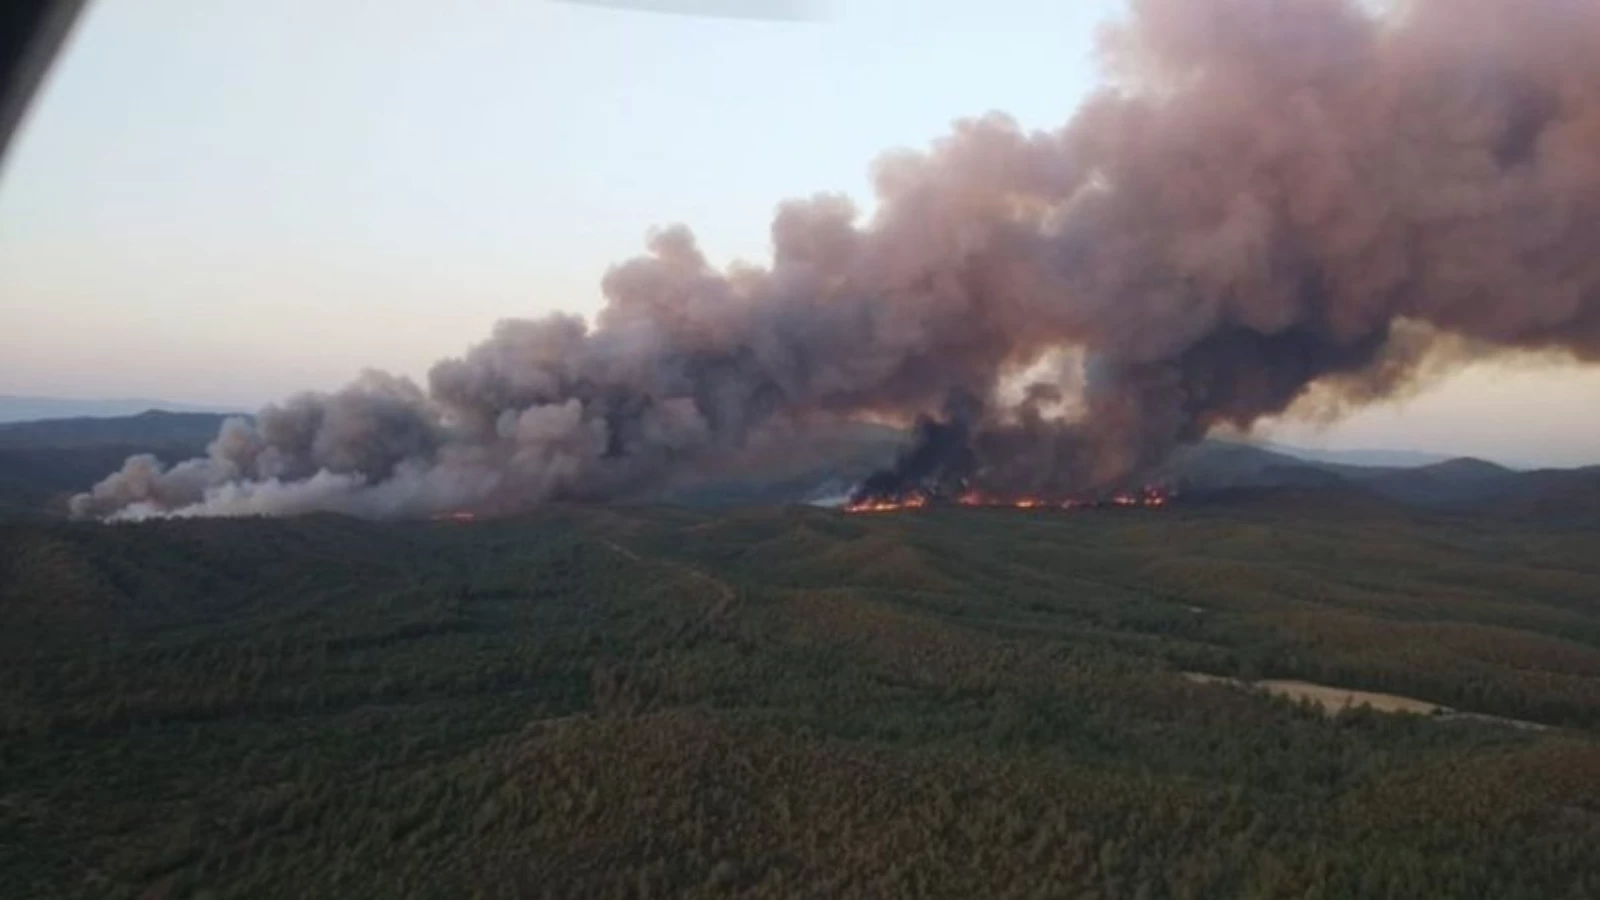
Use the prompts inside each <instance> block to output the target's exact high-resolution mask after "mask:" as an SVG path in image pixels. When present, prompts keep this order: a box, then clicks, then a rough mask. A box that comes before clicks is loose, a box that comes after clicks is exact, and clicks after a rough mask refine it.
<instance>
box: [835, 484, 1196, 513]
mask: <svg viewBox="0 0 1600 900" xmlns="http://www.w3.org/2000/svg"><path fill="white" fill-rule="evenodd" d="M1171 496H1172V495H1170V494H1168V493H1167V492H1166V491H1163V490H1162V489H1160V488H1156V487H1148V488H1145V489H1144V490H1143V491H1141V492H1139V493H1123V494H1116V495H1114V496H1111V497H1109V498H1105V499H1100V500H1095V499H1086V498H1081V497H1067V498H1065V499H1061V500H1047V499H1045V498H1043V497H1034V496H1027V495H1024V496H1021V497H1011V498H1001V497H994V496H990V495H988V494H985V493H983V492H982V491H977V490H969V491H967V492H966V493H964V494H961V495H960V496H958V497H956V498H955V503H956V505H958V506H971V507H985V508H993V509H1045V508H1052V507H1053V508H1056V509H1064V510H1073V509H1092V508H1094V507H1097V506H1098V507H1105V506H1112V507H1117V508H1121V509H1133V508H1140V509H1154V508H1157V507H1162V506H1166V505H1167V503H1168V502H1169V501H1170V500H1171ZM930 502H931V501H930V500H929V498H928V497H927V496H925V495H923V494H910V495H907V496H905V497H901V498H897V499H892V500H884V499H871V500H859V501H856V502H854V503H850V504H847V505H846V506H845V507H844V511H845V512H847V513H888V512H900V511H902V510H907V509H922V508H923V507H926V506H928V505H929V504H930Z"/></svg>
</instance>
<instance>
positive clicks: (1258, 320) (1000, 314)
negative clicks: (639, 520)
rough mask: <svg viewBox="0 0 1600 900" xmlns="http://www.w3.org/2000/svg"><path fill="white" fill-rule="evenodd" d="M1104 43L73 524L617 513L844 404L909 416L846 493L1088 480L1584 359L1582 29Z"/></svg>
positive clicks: (1312, 20) (1149, 34)
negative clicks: (1030, 118)
mask: <svg viewBox="0 0 1600 900" xmlns="http://www.w3.org/2000/svg"><path fill="white" fill-rule="evenodd" d="M1101 49H1102V53H1103V58H1104V71H1105V80H1104V83H1103V85H1102V87H1100V88H1099V89H1098V91H1097V92H1095V93H1094V94H1093V95H1092V96H1090V97H1089V98H1088V99H1087V100H1086V101H1085V102H1084V104H1083V105H1082V107H1081V108H1080V110H1079V111H1078V113H1077V114H1076V115H1075V116H1074V117H1073V118H1072V120H1071V121H1070V122H1068V123H1067V124H1066V125H1065V126H1063V127H1062V128H1060V129H1059V130H1055V131H1049V132H1043V133H1024V132H1023V131H1021V130H1020V129H1019V128H1018V127H1017V126H1016V124H1015V123H1013V122H1012V121H1011V120H1010V119H1008V118H1006V117H1005V116H1003V115H998V114H991V115H988V116H985V117H982V118H977V119H972V120H967V121H962V122H959V123H957V124H956V125H955V126H954V130H953V132H952V133H951V134H950V135H948V136H947V137H945V138H943V139H942V140H940V141H938V142H937V143H936V144H935V145H934V146H933V147H932V148H931V149H930V150H929V151H927V152H924V153H911V152H898V153H892V154H889V155H888V156H886V157H884V158H882V159H880V160H879V161H878V163H877V165H876V167H875V169H874V181H875V187H876V193H877V198H878V204H877V208H876V211H875V212H874V213H873V214H872V216H871V217H870V218H869V219H863V217H862V216H860V215H859V214H858V212H857V211H856V210H855V209H854V208H853V207H852V205H851V203H850V202H849V201H848V200H846V199H844V198H842V197H839V196H831V195H820V196H816V197H813V198H810V199H804V200H792V201H789V202H786V203H783V204H782V205H781V206H780V207H779V208H778V211H777V215H776V218H775V220H774V222H773V225H772V249H773V259H772V262H771V264H770V266H769V267H766V268H756V267H746V266H739V267H734V268H731V269H728V270H726V271H719V270H717V269H715V268H713V267H711V266H710V265H708V264H707V262H706V260H705V258H704V257H703V256H702V255H701V253H700V251H699V250H698V249H697V247H696V245H695V241H694V238H693V236H692V235H691V234H690V232H689V231H688V230H687V229H685V228H683V227H681V226H674V227H670V228H666V229H664V230H662V231H660V232H659V233H657V234H655V235H654V236H653V237H652V238H651V240H650V243H649V252H648V253H647V254H646V255H644V256H641V257H639V258H637V259H633V260H631V261H628V262H626V263H623V264H621V265H619V266H617V267H615V268H614V269H612V270H611V271H610V272H609V273H607V274H606V276H605V279H604V283H603V286H604V291H605V295H606V297H607V300H608V304H607V306H606V307H605V309H604V310H603V311H602V312H601V313H600V314H599V316H598V317H597V319H596V321H595V322H594V324H593V325H592V326H591V325H589V324H587V323H585V322H584V321H583V320H581V319H578V318H574V317H571V316H565V315H555V316H551V317H548V318H545V319H541V320H536V321H507V322H503V323H501V324H500V325H499V326H498V327H497V328H496V329H495V331H494V333H493V334H492V335H490V337H489V338H488V339H487V340H486V341H484V342H483V343H481V344H479V345H477V346H475V347H473V348H471V349H470V350H468V351H467V353H466V354H465V355H463V356H461V357H460V358H457V359H449V360H445V361H443V362H441V363H439V364H438V365H436V366H435V367H434V368H433V370H432V372H431V373H430V376H429V378H428V384H427V388H426V390H423V389H422V388H419V387H418V386H416V385H413V384H412V383H410V382H408V381H406V380H404V379H400V378H395V377H391V376H386V375H381V374H375V373H374V374H368V375H366V376H364V377H363V378H361V379H360V380H358V381H357V382H356V383H355V384H353V385H351V386H349V387H347V388H345V389H344V390H341V391H338V392H336V393H332V394H305V395H302V396H299V397H295V398H292V399H290V400H288V401H287V402H285V403H283V404H281V405H277V406H271V407H268V408H267V409H265V410H263V411H262V413H261V414H260V415H259V416H258V417H257V418H256V419H255V420H254V421H253V422H250V423H246V422H243V421H239V422H231V423H229V424H228V425H227V426H226V427H224V428H223V430H222V433H221V434H220V435H219V436H218V438H217V441H216V442H215V443H214V444H213V445H212V446H211V448H210V452H209V454H208V455H207V456H206V457H204V458H201V459H196V460H190V461H187V462H182V463H178V464H177V465H175V466H172V467H171V468H164V467H163V466H162V465H161V464H159V463H158V462H156V461H155V460H152V459H149V458H144V457H140V458H135V459H131V460H129V461H128V463H127V465H126V466H125V467H124V468H123V469H122V470H121V471H119V472H117V473H115V474H113V475H111V476H110V477H108V478H107V479H106V480H104V481H102V482H101V483H100V484H99V485H96V486H95V488H94V489H93V490H92V491H91V492H89V493H87V494H84V495H81V496H79V497H78V498H76V499H75V501H74V509H75V510H76V511H77V512H78V513H79V514H81V515H86V516H102V517H104V516H141V515H150V514H170V515H209V514H237V513H293V512H302V511H308V510H333V511H340V512H347V513H353V514H358V515H366V516H401V515H421V514H428V513H432V512H438V511H445V510H451V509H458V508H467V509H497V508H514V507H520V506H525V505H529V504H534V503H538V502H540V501H542V500H546V499H550V498H608V497H619V496H628V495H633V494H638V493H639V492H643V491H648V490H650V489H651V488H652V487H656V486H659V485H660V484H662V483H663V481H664V480H666V479H671V478H675V477H680V476H681V475H682V473H684V472H690V471H696V470H703V469H705V468H706V467H715V466H717V465H719V464H720V462H719V461H722V460H729V459H736V458H739V459H744V460H746V462H748V459H749V458H750V456H751V454H759V453H760V452H762V448H763V447H770V446H772V445H774V444H782V443H784V437H783V436H784V435H804V434H807V433H810V432H811V431H812V430H814V429H817V428H822V427H826V426H827V425H828V423H833V422H839V421H842V420H848V419H852V418H858V417H863V416H871V417H877V418H890V419H898V420H900V421H904V422H910V421H913V420H915V419H917V418H918V417H923V419H924V424H923V425H922V427H921V429H920V436H921V441H922V443H921V444H920V445H919V446H917V447H914V448H912V450H911V451H909V452H908V453H907V454H906V456H905V457H904V460H903V465H902V466H901V467H900V468H899V469H897V470H896V471H895V472H891V473H885V474H884V475H883V476H881V477H879V478H878V479H875V480H874V482H872V483H871V484H869V485H867V486H866V489H867V490H869V491H871V492H887V493H893V492H896V491H902V490H906V489H908V488H909V487H910V486H913V484H921V483H924V482H939V481H941V480H948V479H950V478H952V477H957V478H959V479H960V480H962V481H963V482H971V483H973V484H974V486H979V487H982V488H984V489H986V490H993V491H1001V492H1003V491H1009V490H1017V491H1020V490H1027V491H1029V492H1032V493H1041V492H1049V491H1057V492H1079V491H1086V490H1098V489H1103V488H1107V487H1110V486H1113V485H1117V484H1119V483H1122V482H1125V481H1126V480H1128V479H1130V478H1134V477H1137V476H1138V474H1139V473H1140V472H1141V471H1142V470H1145V469H1147V468H1149V467H1151V466H1153V465H1156V464H1158V463H1159V462H1160V461H1161V460H1163V459H1164V458H1165V457H1166V456H1167V454H1168V453H1169V452H1170V451H1171V450H1172V449H1173V448H1174V447H1176V446H1178V445H1179V444H1182V443H1184V442H1188V441H1194V440H1197V439H1199V438H1201V437H1203V436H1204V435H1205V434H1206V433H1207V431H1208V430H1209V429H1212V428H1213V427H1217V426H1222V425H1227V426H1231V427H1237V428H1248V427H1249V426H1250V425H1251V424H1252V423H1254V422H1255V421H1257V420H1258V419H1260V418H1261V417H1263V416H1270V415H1274V414H1278V413H1281V412H1283V411H1284V410H1286V409H1287V408H1289V407H1290V406H1291V405H1292V404H1294V403H1295V402H1296V401H1297V400H1299V399H1301V398H1302V397H1304V396H1305V395H1306V394H1307V392H1308V391H1311V390H1312V389H1313V388H1315V391H1316V393H1317V394H1318V395H1319V396H1320V397H1321V398H1322V400H1323V402H1327V400H1328V398H1329V397H1332V398H1333V399H1334V403H1333V405H1334V406H1341V405H1348V404H1356V403H1361V402H1365V401H1368V400H1371V399H1374V398H1380V397H1384V396H1387V395H1389V394H1391V393H1392V392H1394V391H1397V390H1402V389H1405V388H1406V387H1408V386H1409V385H1410V383H1411V382H1412V380H1413V379H1414V378H1416V377H1417V376H1418V374H1419V372H1422V371H1424V369H1425V368H1426V369H1427V370H1432V369H1435V368H1437V361H1438V356H1437V354H1435V352H1434V351H1435V348H1437V347H1439V346H1441V342H1443V344H1447V345H1448V346H1449V347H1450V348H1451V354H1452V357H1453V358H1463V357H1466V356H1469V355H1473V354H1486V353H1495V352H1504V351H1510V350H1537V351H1545V352H1556V353H1563V354H1567V355H1570V356H1571V357H1572V358H1574V359H1576V360H1578V361H1583V362H1592V361H1595V360H1596V359H1600V252H1597V250H1600V4H1597V3H1594V2H1590V0H1409V2H1399V0H1395V2H1388V3H1377V2H1373V0H1365V2H1358V0H1135V2H1133V3H1132V4H1131V9H1130V11H1129V13H1128V15H1127V17H1126V18H1125V19H1124V20H1121V21H1118V22H1116V23H1113V24H1111V25H1109V26H1107V28H1106V29H1105V31H1104V33H1103V35H1102V41H1101ZM1463 347H1467V348H1471V353H1466V352H1463V351H1462V350H1461V348H1463Z"/></svg>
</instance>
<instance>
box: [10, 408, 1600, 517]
mask: <svg viewBox="0 0 1600 900" xmlns="http://www.w3.org/2000/svg"><path fill="white" fill-rule="evenodd" d="M226 418H228V416H227V415H224V414H219V413H215V412H178V411H167V410H146V411H143V412H140V413H138V414H135V415H127V416H115V417H101V416H77V417H72V418H57V419H45V420H39V421H27V422H9V423H0V518H5V517H7V516H23V517H33V516H51V515H54V516H59V515H63V514H64V513H65V508H66V497H68V496H70V495H71V494H73V493H76V492H78V491H82V490H86V489H88V488H89V487H90V486H92V485H93V484H94V483H95V482H96V481H98V480H99V479H100V478H102V477H104V476H105V475H106V474H107V473H109V472H111V471H113V470H115V469H116V468H117V467H119V466H120V465H121V464H122V461H123V459H125V458H126V457H127V456H129V455H132V454H136V453H152V454H155V455H156V456H158V457H160V458H161V459H162V460H164V461H166V462H167V463H173V462H176V461H178V460H182V459H187V458H191V457H195V456H200V455H204V453H205V452H206V447H207V445H208V444H210V443H211V441H212V440H213V439H214V438H215V437H216V434H217V430H218V428H219V426H220V425H221V424H222V422H223V421H224V420H225V419H226ZM907 437H908V436H907V434H906V433H905V432H903V431H900V430H897V429H894V428H889V427H885V426H880V425H868V424H856V425H843V426H840V427H838V428H835V429H831V430H827V431H825V432H821V433H818V434H816V435H813V436H812V438H811V439H810V440H809V441H808V442H805V443H804V445H802V444H800V443H794V444H792V445H785V448H783V449H785V450H787V451H788V452H786V453H780V454H778V455H774V456H767V457H763V458H762V460H761V463H760V464H759V465H754V464H750V463H749V462H748V461H747V462H746V463H745V464H742V465H738V466H732V467H730V466H725V465H717V466H708V467H706V470H705V471H703V472H701V473H700V474H699V475H698V476H696V477H691V478H686V479H682V480H680V481H678V482H675V483H673V484H669V485H666V486H663V487H661V488H660V489H659V490H656V491H653V492H651V493H649V494H648V495H644V496H639V497H632V498H629V499H630V500H635V501H645V502H652V503H668V504H682V505H689V506H709V507H728V506H750V505H761V506H765V505H783V504H790V503H818V502H822V501H823V500H825V499H827V498H837V497H840V496H843V495H844V494H846V493H848V491H849V490H850V489H851V488H852V487H853V486H854V485H856V484H858V483H860V481H861V480H862V479H863V478H865V477H866V476H867V475H869V474H871V472H873V471H875V470H876V469H879V468H881V467H883V466H885V465H888V464H890V463H891V462H892V461H893V459H894V456H895V454H896V453H897V452H898V451H899V450H900V449H901V448H902V447H903V446H904V445H905V442H906V440H907ZM1349 458H1350V457H1348V456H1345V455H1336V456H1335V457H1334V460H1335V461H1328V460H1326V459H1317V458H1307V457H1306V456H1301V455H1297V453H1296V451H1295V448H1291V447H1279V446H1276V445H1271V444H1252V443H1241V442H1236V441H1229V440H1207V441H1203V442H1201V443H1199V444H1194V445H1190V446H1186V447H1182V448H1180V449H1179V450H1178V451H1177V452H1175V453H1173V455H1172V457H1171V458H1170V459H1169V460H1168V461H1167V462H1166V463H1164V464H1163V465H1162V466H1161V467H1160V468H1158V469H1157V470H1156V471H1155V472H1153V473H1151V475H1152V477H1153V478H1155V479H1158V480H1160V481H1162V482H1163V483H1165V484H1168V485H1169V486H1171V487H1174V488H1176V489H1177V490H1178V491H1179V492H1180V493H1184V494H1188V495H1190V496H1192V497H1195V498H1197V499H1198V498H1199V497H1202V496H1206V495H1209V496H1212V497H1215V498H1219V499H1220V498H1223V497H1227V496H1231V497H1235V498H1240V497H1244V498H1258V499H1259V498H1266V497H1269V496H1270V497H1272V498H1274V499H1273V500H1272V502H1282V503H1294V502H1306V503H1311V504H1313V505H1319V507H1320V506H1326V505H1328V504H1332V505H1335V506H1341V505H1349V504H1366V505H1370V504H1374V503H1377V504H1394V505H1397V506H1398V507H1410V508H1417V509H1431V510H1437V511H1441V512H1451V511H1467V510H1473V511H1477V510H1483V511H1485V512H1492V513H1495V514H1497V515H1515V516H1521V517H1526V518H1551V519H1558V518H1560V519H1568V520H1571V519H1576V518H1581V519H1584V520H1585V521H1587V520H1588V519H1589V518H1594V519H1595V520H1596V521H1597V523H1600V466H1592V467H1588V468H1579V469H1539V470H1533V471H1519V470H1517V469H1512V468H1508V467H1506V466H1502V465H1499V464H1497V463H1494V462H1489V461H1486V460H1481V459H1473V458H1470V457H1454V458H1447V457H1439V458H1436V459H1432V461H1430V462H1428V463H1427V464H1424V465H1400V466H1376V465H1356V464H1351V463H1350V462H1348V461H1344V460H1347V459H1349ZM1356 458H1363V457H1362V456H1357V457H1356ZM1368 458H1370V457H1368ZM1296 498H1299V500H1296ZM1252 502H1255V501H1252Z"/></svg>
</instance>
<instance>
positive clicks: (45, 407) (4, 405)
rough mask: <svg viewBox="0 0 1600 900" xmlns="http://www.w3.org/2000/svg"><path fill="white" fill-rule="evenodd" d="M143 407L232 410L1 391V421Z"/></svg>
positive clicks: (103, 414) (112, 413) (123, 412)
mask: <svg viewBox="0 0 1600 900" xmlns="http://www.w3.org/2000/svg"><path fill="white" fill-rule="evenodd" d="M146 410H164V411H168V412H196V413H199V412H205V413H227V412H234V411H235V410H233V409H230V408H228V407H224V406H208V405H205V404H198V403H178V402H174V401H171V400H156V399H152V398H149V397H93V398H81V397H34V396H24V395H18V394H0V423H4V422H32V421H37V420H39V419H68V418H77V417H84V416H89V417H95V418H110V417H118V416H131V415H134V414H136V413H141V412H145V411H146Z"/></svg>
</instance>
